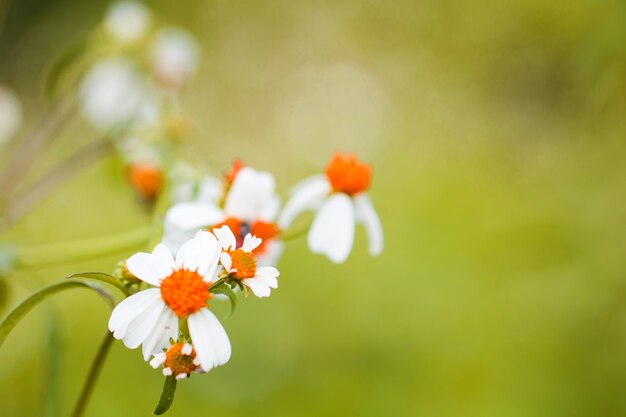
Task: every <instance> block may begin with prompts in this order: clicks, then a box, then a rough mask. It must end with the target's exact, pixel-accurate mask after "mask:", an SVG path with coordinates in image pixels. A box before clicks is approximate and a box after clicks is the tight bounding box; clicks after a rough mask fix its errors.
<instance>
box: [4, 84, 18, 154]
mask: <svg viewBox="0 0 626 417" xmlns="http://www.w3.org/2000/svg"><path fill="white" fill-rule="evenodd" d="M21 124H22V105H21V103H20V100H19V99H18V98H17V96H16V95H15V93H13V91H11V90H10V89H9V88H7V87H5V86H2V85H0V144H2V143H3V142H5V141H7V140H8V139H10V138H11V136H13V134H14V133H15V132H16V131H17V129H18V128H19V127H20V126H21Z"/></svg>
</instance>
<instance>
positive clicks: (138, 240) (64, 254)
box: [17, 227, 151, 268]
mask: <svg viewBox="0 0 626 417" xmlns="http://www.w3.org/2000/svg"><path fill="white" fill-rule="evenodd" d="M150 233H151V228H150V227H142V228H140V229H135V230H130V231H125V232H122V233H118V234H115V235H110V236H103V237H96V238H89V239H83V240H77V241H73V242H61V243H57V244H54V245H51V244H45V245H39V246H34V247H22V248H20V249H18V251H17V264H18V265H19V266H21V267H26V268H28V267H37V266H42V265H50V264H56V263H63V262H69V261H77V260H82V259H89V258H92V257H95V256H102V255H106V254H112V253H117V252H119V251H121V250H125V249H130V248H134V247H137V246H140V245H141V244H143V243H144V242H147V241H148V238H149V236H150Z"/></svg>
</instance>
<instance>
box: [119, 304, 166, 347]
mask: <svg viewBox="0 0 626 417" xmlns="http://www.w3.org/2000/svg"><path fill="white" fill-rule="evenodd" d="M165 308H166V307H165V304H164V303H163V302H162V301H161V300H158V301H157V302H155V303H153V304H151V305H150V307H148V308H147V309H146V310H145V311H144V312H142V313H141V314H140V315H139V316H137V318H136V319H135V320H133V321H132V322H131V323H130V324H129V325H128V329H126V334H125V335H124V338H122V342H124V345H126V347H127V348H129V349H135V348H136V347H138V346H139V345H140V344H142V343H143V342H144V341H145V340H146V339H148V338H149V337H150V335H151V333H152V330H153V329H154V326H155V324H156V322H157V320H158V319H159V316H160V315H161V312H162V311H163V310H164V309H165Z"/></svg>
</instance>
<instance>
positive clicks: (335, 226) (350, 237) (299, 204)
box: [278, 153, 383, 263]
mask: <svg viewBox="0 0 626 417" xmlns="http://www.w3.org/2000/svg"><path fill="white" fill-rule="evenodd" d="M371 176H372V170H371V167H370V166H369V165H366V164H364V163H362V162H359V161H357V159H356V157H355V156H354V155H353V154H347V155H342V154H339V153H336V154H335V155H333V157H332V158H331V160H330V162H329V163H328V165H327V166H326V170H325V172H324V175H316V176H313V177H311V178H308V179H306V180H304V181H303V182H302V183H301V184H300V185H299V186H297V187H296V188H295V189H294V192H293V195H292V197H291V199H290V200H289V202H287V204H286V205H285V208H284V209H283V211H282V213H281V215H280V219H279V221H278V224H279V226H280V227H281V228H282V229H286V228H287V227H289V225H290V224H291V223H292V222H293V220H294V219H295V218H296V217H297V216H298V214H300V213H301V212H302V211H304V210H317V213H316V215H315V218H314V219H313V223H312V225H311V229H310V230H309V233H308V237H307V241H308V245H309V249H310V250H311V251H312V252H313V253H319V254H323V255H325V256H326V257H328V259H330V260H331V261H332V262H335V263H341V262H344V261H345V260H346V259H347V257H348V255H349V254H350V251H351V250H352V244H353V241H354V226H355V223H356V222H360V223H362V224H363V225H364V226H365V231H366V232H367V235H368V240H369V253H370V254H371V255H373V256H375V255H378V254H380V252H382V249H383V231H382V226H381V224H380V219H379V218H378V214H376V210H374V207H373V206H372V202H371V201H370V198H369V196H368V194H367V190H368V189H369V186H370V182H371Z"/></svg>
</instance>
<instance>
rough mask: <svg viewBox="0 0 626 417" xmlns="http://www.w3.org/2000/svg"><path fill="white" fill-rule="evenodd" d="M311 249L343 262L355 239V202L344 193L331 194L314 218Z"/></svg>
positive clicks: (333, 260)
mask: <svg viewBox="0 0 626 417" xmlns="http://www.w3.org/2000/svg"><path fill="white" fill-rule="evenodd" d="M307 240H308V244H309V249H310V250H311V252H313V253H319V254H322V255H326V257H328V259H330V260H331V261H332V262H334V263H342V262H343V261H345V260H346V258H347V257H348V255H349V254H350V251H351V250H352V243H353V241H354V204H353V203H352V199H351V198H350V197H348V196H347V195H346V194H343V193H335V194H333V195H331V196H330V197H329V198H328V200H327V201H326V202H325V203H324V205H323V206H322V208H321V209H320V211H319V212H318V213H317V215H316V216H315V219H313V224H312V225H311V229H310V230H309V235H308V239H307Z"/></svg>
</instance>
